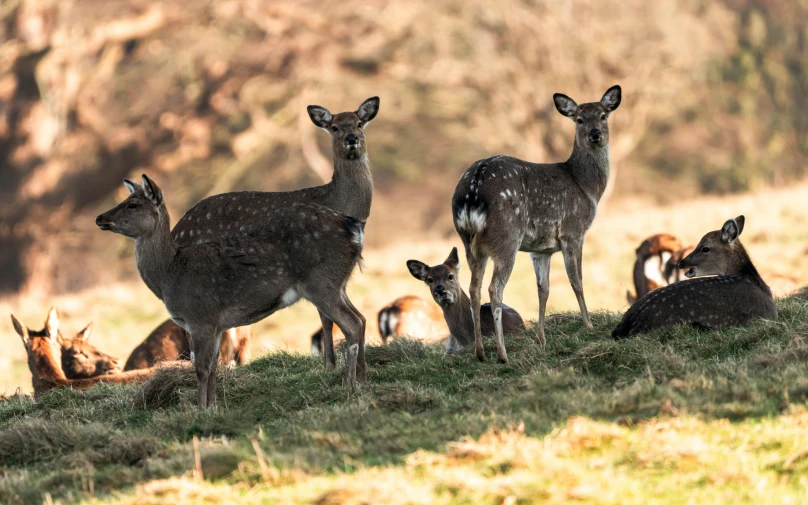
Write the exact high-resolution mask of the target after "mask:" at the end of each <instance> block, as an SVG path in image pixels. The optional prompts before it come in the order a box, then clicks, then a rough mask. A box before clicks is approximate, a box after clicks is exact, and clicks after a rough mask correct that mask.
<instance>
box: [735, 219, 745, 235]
mask: <svg viewBox="0 0 808 505" xmlns="http://www.w3.org/2000/svg"><path fill="white" fill-rule="evenodd" d="M745 222H746V218H745V217H743V215H741V216H738V217H736V218H735V224H737V225H738V236H739V237H740V236H741V233H743V225H744V223H745Z"/></svg>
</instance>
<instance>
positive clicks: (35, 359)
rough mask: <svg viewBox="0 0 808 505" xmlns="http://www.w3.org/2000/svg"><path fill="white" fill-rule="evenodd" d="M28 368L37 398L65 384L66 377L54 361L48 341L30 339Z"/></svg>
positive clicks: (54, 356) (53, 352) (51, 346)
mask: <svg viewBox="0 0 808 505" xmlns="http://www.w3.org/2000/svg"><path fill="white" fill-rule="evenodd" d="M28 368H29V369H30V370H31V382H32V383H33V386H34V394H35V395H37V396H39V395H41V394H43V393H45V392H47V391H49V390H51V389H53V388H54V387H55V386H57V385H59V384H60V383H61V384H65V383H66V382H67V377H65V374H64V372H63V371H62V368H61V366H60V365H59V363H58V361H56V355H55V351H54V349H53V345H52V344H51V342H50V341H49V339H46V338H32V339H31V343H30V349H29V350H28Z"/></svg>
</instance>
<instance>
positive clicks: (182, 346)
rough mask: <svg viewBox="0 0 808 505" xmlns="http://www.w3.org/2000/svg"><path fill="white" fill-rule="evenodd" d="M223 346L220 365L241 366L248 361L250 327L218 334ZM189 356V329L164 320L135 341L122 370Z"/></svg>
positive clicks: (185, 358) (150, 365) (220, 352)
mask: <svg viewBox="0 0 808 505" xmlns="http://www.w3.org/2000/svg"><path fill="white" fill-rule="evenodd" d="M221 339H222V345H221V349H220V350H219V364H223V365H230V364H231V363H235V364H236V365H244V364H246V363H247V362H249V361H250V340H251V339H252V330H251V329H250V327H249V326H241V327H238V328H230V329H229V330H226V331H223V332H222V335H221ZM187 359H191V345H190V344H189V342H188V332H186V331H185V330H184V329H183V328H182V327H181V326H180V325H178V324H177V323H175V322H174V321H172V320H171V319H167V320H166V321H163V323H162V324H160V326H158V327H157V328H155V329H154V330H153V331H152V332H151V333H150V334H149V336H148V337H146V339H145V340H144V341H143V342H141V343H140V344H138V346H137V347H135V349H134V350H133V351H132V354H130V355H129V358H128V359H127V360H126V365H124V368H123V369H124V370H139V369H143V368H150V367H153V366H154V365H156V364H157V363H158V362H160V361H173V360H187Z"/></svg>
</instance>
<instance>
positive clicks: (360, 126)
mask: <svg viewBox="0 0 808 505" xmlns="http://www.w3.org/2000/svg"><path fill="white" fill-rule="evenodd" d="M356 126H357V127H358V128H362V127H363V126H365V124H364V123H363V122H362V121H359V122H358V123H356Z"/></svg>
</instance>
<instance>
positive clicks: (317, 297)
mask: <svg viewBox="0 0 808 505" xmlns="http://www.w3.org/2000/svg"><path fill="white" fill-rule="evenodd" d="M124 185H125V186H126V187H127V189H129V192H130V194H129V196H128V197H127V198H126V199H125V200H124V201H123V202H121V203H120V204H119V205H117V206H116V207H115V208H113V209H111V210H109V211H107V212H105V213H104V214H101V215H100V216H98V218H96V224H97V225H98V227H99V228H101V229H102V230H110V231H112V232H114V233H119V234H122V235H125V236H127V237H130V238H133V239H134V240H135V259H136V262H137V267H138V270H139V272H140V276H141V277H142V278H143V281H144V282H145V283H146V285H147V286H148V287H149V289H151V291H152V292H153V293H154V294H155V295H156V296H157V297H158V298H160V300H162V301H163V304H164V305H165V306H166V309H167V310H168V313H169V314H170V315H171V319H173V320H174V321H175V322H176V323H177V324H179V325H180V326H182V327H183V328H185V329H186V330H187V331H188V334H189V341H190V344H191V361H192V362H193V363H194V366H195V368H196V374H197V378H198V380H199V388H198V391H197V393H198V396H197V405H198V406H199V408H200V409H202V408H205V407H210V406H212V405H213V403H214V400H215V398H216V396H215V393H216V367H217V364H218V361H219V360H218V357H219V349H220V345H221V338H220V334H221V331H222V329H223V328H233V327H236V326H245V325H248V324H253V323H255V322H257V321H260V320H262V319H264V318H265V317H267V316H269V315H270V314H272V313H274V312H276V311H278V310H280V309H282V308H284V307H288V306H289V305H292V304H293V303H295V302H297V301H298V300H299V299H300V298H305V299H307V300H309V301H310V302H312V303H313V304H314V306H315V307H317V310H318V311H320V313H321V314H324V315H325V317H326V318H327V320H329V321H334V322H336V324H337V325H338V326H339V327H340V328H341V329H342V331H343V333H345V335H346V338H347V340H348V347H347V349H346V352H347V356H346V365H347V366H346V371H345V383H346V385H347V386H348V387H350V388H351V389H354V388H355V387H356V383H357V381H362V380H364V377H365V361H364V322H363V320H362V319H360V317H359V316H358V315H357V313H358V311H357V310H356V308H354V306H353V305H352V304H351V302H350V300H349V299H348V295H347V294H346V293H345V287H346V285H347V283H348V278H349V277H350V275H351V273H352V272H353V270H354V267H356V265H357V264H358V263H359V262H360V260H361V257H362V256H361V255H362V245H363V243H364V231H363V229H364V225H363V223H361V222H360V221H358V220H357V219H354V218H352V217H348V216H343V215H341V214H337V213H336V212H334V211H333V210H331V209H329V208H327V207H324V206H322V205H313V204H290V203H287V204H285V205H283V206H282V207H280V208H278V209H276V210H274V211H272V212H267V213H265V214H264V215H263V221H264V224H263V225H258V224H252V225H251V226H249V227H247V226H246V225H242V224H240V221H238V219H234V218H233V217H232V216H229V215H228V214H227V213H226V212H220V209H219V208H217V206H216V205H214V206H209V207H208V208H209V212H210V214H209V215H210V216H211V217H213V216H216V218H215V219H211V220H208V221H207V222H206V224H205V225H204V227H202V228H200V230H201V231H200V233H201V234H204V235H207V234H206V230H208V229H216V230H218V229H220V228H221V227H222V226H223V225H224V224H225V223H227V224H228V225H232V226H234V227H237V228H238V229H239V230H241V231H239V232H236V233H230V234H229V235H226V236H217V235H213V234H211V236H212V237H218V238H215V239H214V238H210V239H207V238H206V239H205V240H203V241H200V243H198V244H195V245H187V246H180V245H178V244H177V242H176V241H175V240H174V238H173V236H172V233H171V222H170V219H169V216H168V210H167V208H166V205H165V202H164V201H163V193H162V191H161V190H160V188H158V187H157V185H156V184H155V183H154V182H153V181H152V180H151V179H149V178H148V177H146V176H145V175H144V176H143V178H142V186H141V185H138V184H135V183H133V182H131V181H128V180H125V181H124ZM221 202H222V205H226V206H229V201H228V202H226V201H225V200H221ZM225 202H226V203H225ZM254 209H257V210H260V206H258V205H256V206H255V207H254Z"/></svg>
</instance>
